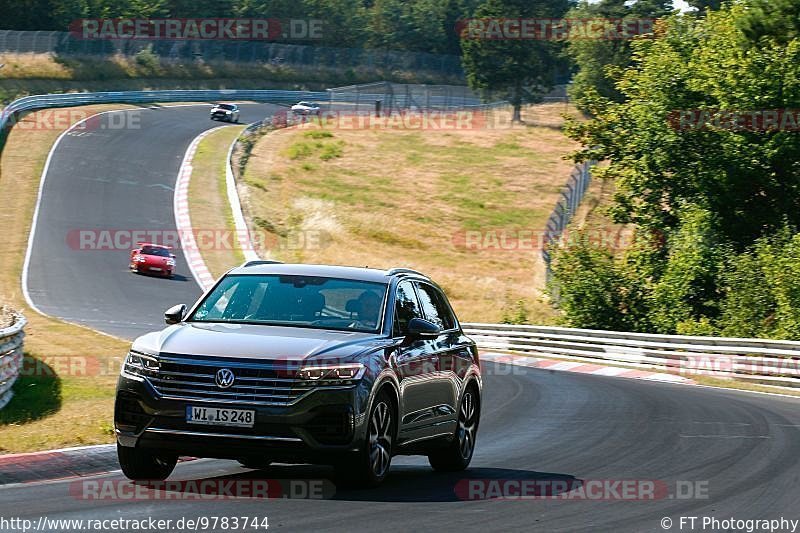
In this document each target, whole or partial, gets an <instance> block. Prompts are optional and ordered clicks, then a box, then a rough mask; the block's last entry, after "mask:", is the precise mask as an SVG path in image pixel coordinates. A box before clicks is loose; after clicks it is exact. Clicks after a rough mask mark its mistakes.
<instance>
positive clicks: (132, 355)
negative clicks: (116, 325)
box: [122, 350, 160, 377]
mask: <svg viewBox="0 0 800 533" xmlns="http://www.w3.org/2000/svg"><path fill="white" fill-rule="evenodd" d="M159 366H160V365H159V363H158V359H156V358H155V357H153V356H151V355H147V354H144V353H141V352H135V351H133V350H131V351H130V352H128V356H127V357H125V363H124V364H123V365H122V373H123V374H129V375H133V376H139V377H145V376H147V375H151V374H152V373H154V372H158V369H159Z"/></svg>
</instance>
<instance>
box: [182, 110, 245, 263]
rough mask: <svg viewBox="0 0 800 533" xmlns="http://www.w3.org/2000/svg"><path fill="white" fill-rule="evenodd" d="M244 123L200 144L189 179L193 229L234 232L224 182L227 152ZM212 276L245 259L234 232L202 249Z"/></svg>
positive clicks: (213, 134) (218, 232) (221, 130)
mask: <svg viewBox="0 0 800 533" xmlns="http://www.w3.org/2000/svg"><path fill="white" fill-rule="evenodd" d="M243 129H244V126H226V127H223V128H221V129H218V130H216V131H214V132H213V133H210V134H208V135H207V136H206V137H205V138H203V139H202V140H201V141H200V143H199V144H198V146H197V151H196V152H195V156H194V160H193V161H192V177H191V181H190V182H189V199H190V203H189V217H190V218H191V221H192V228H193V229H194V230H195V231H196V230H210V231H212V232H213V235H217V236H219V235H222V234H223V233H224V232H226V231H230V232H234V231H235V226H234V223H233V214H232V212H231V206H230V204H229V203H228V193H227V189H226V183H225V169H226V168H227V165H228V161H227V157H226V155H227V153H228V148H229V147H230V145H231V143H232V142H233V141H234V140H235V139H236V137H237V136H238V135H239V133H241V131H242V130H243ZM200 255H202V256H203V260H204V261H205V263H206V266H207V267H208V269H209V271H211V275H212V276H214V278H215V279H216V278H218V277H219V276H221V275H222V274H224V273H225V272H226V271H228V270H229V269H230V268H231V267H233V266H236V265H240V264H241V263H242V262H244V254H243V253H242V251H241V249H240V248H239V246H238V241H237V240H236V237H235V233H233V237H232V238H231V239H230V240H227V239H226V240H219V239H215V240H214V241H213V244H212V245H210V246H206V247H203V248H201V249H200Z"/></svg>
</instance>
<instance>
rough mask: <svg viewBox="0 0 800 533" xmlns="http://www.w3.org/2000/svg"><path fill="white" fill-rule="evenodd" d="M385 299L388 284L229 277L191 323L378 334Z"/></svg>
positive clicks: (204, 301)
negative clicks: (227, 323)
mask: <svg viewBox="0 0 800 533" xmlns="http://www.w3.org/2000/svg"><path fill="white" fill-rule="evenodd" d="M385 298H386V284H385V283H374V282H367V281H359V280H352V279H336V278H323V277H314V276H290V275H253V274H242V275H230V276H227V277H226V278H225V279H223V280H222V281H221V282H220V283H219V284H218V285H217V286H216V287H215V288H214V290H213V291H211V293H210V294H209V295H208V296H206V298H205V299H204V300H203V302H202V303H201V304H200V306H199V307H198V308H197V310H196V311H195V312H194V313H193V314H192V316H191V317H190V318H189V321H195V322H231V323H247V324H267V325H276V326H292V327H306V328H318V329H335V330H342V331H363V332H377V331H379V330H380V326H381V319H382V316H383V312H382V311H383V309H384V300H385Z"/></svg>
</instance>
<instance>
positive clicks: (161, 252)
mask: <svg viewBox="0 0 800 533" xmlns="http://www.w3.org/2000/svg"><path fill="white" fill-rule="evenodd" d="M140 253H141V254H143V255H157V256H159V257H170V253H169V250H167V249H166V248H159V247H158V246H142V251H141V252H140Z"/></svg>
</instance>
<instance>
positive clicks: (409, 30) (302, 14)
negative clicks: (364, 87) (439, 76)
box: [0, 0, 479, 55]
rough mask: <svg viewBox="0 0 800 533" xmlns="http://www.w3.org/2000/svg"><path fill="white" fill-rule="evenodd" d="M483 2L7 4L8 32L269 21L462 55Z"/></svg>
mask: <svg viewBox="0 0 800 533" xmlns="http://www.w3.org/2000/svg"><path fill="white" fill-rule="evenodd" d="M478 2H479V0H376V1H366V0H362V1H352V0H191V1H190V0H0V8H3V9H2V12H3V14H4V19H3V25H2V29H12V30H57V31H67V28H68V27H69V24H70V23H71V22H73V21H75V20H78V19H81V18H166V17H170V18H200V17H215V18H226V17H264V18H269V19H280V20H288V19H303V20H306V19H317V20H322V21H323V28H322V39H321V40H316V39H315V40H313V41H309V42H310V43H312V44H321V45H326V46H337V47H351V48H362V47H367V48H387V49H392V50H408V51H418V52H432V53H443V54H454V55H458V54H459V53H460V48H459V39H458V36H457V35H456V21H457V20H459V19H463V18H467V17H469V16H471V15H472V13H473V12H474V10H475V8H476V7H477V5H478Z"/></svg>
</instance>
